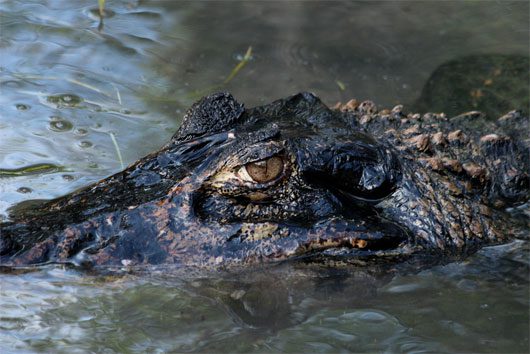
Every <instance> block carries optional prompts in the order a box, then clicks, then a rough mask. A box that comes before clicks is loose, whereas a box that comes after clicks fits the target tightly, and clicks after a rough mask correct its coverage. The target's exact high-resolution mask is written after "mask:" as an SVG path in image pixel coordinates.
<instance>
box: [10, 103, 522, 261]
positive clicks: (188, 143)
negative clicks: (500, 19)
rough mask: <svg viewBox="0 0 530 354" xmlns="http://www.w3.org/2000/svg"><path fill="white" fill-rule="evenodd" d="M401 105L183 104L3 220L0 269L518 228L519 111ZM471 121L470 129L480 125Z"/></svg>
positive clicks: (323, 248)
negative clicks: (175, 124)
mask: <svg viewBox="0 0 530 354" xmlns="http://www.w3.org/2000/svg"><path fill="white" fill-rule="evenodd" d="M478 116H479V113H476V112H471V113H469V114H467V115H466V116H459V117H455V118H452V119H448V118H446V117H445V116H444V115H443V114H431V113H428V114H425V115H423V116H420V115H419V114H409V115H405V114H404V113H403V112H402V108H401V107H400V106H397V107H395V108H394V109H392V110H391V111H389V110H383V111H379V112H378V111H377V110H376V108H375V106H374V104H373V103H371V102H369V101H366V102H363V103H360V104H357V102H356V101H354V100H352V101H350V102H348V103H347V104H345V105H341V104H339V105H337V106H336V107H335V108H334V109H333V110H332V109H329V108H328V107H326V106H325V105H324V104H322V103H321V102H320V100H318V98H316V97H315V96H313V95H311V94H307V93H303V94H298V95H295V96H292V97H289V98H287V99H284V100H278V101H275V102H273V103H271V104H269V105H265V106H262V107H256V108H252V109H247V110H245V109H244V108H243V106H242V105H241V104H239V103H237V102H236V101H235V100H234V99H233V98H232V96H230V95H229V94H216V95H212V96H208V97H206V98H204V99H202V100H201V101H199V102H198V103H196V104H195V105H194V106H193V107H191V108H190V110H189V111H188V113H187V114H186V116H185V118H184V122H183V124H182V126H181V127H180V129H179V130H178V131H177V133H176V134H175V135H174V136H173V138H172V139H171V141H170V142H169V143H168V144H167V145H166V146H164V147H163V148H162V149H161V150H159V151H158V152H155V153H153V154H151V155H148V156H146V157H145V158H143V159H141V160H139V161H137V162H136V163H134V164H133V165H131V166H129V167H128V168H127V169H126V170H124V171H123V172H120V173H118V174H116V175H114V176H111V177H109V178H107V179H104V180H102V181H100V182H98V183H96V184H94V185H92V186H89V187H87V188H85V189H83V190H80V191H77V192H74V193H72V194H70V195H67V196H65V197H62V198H59V199H56V200H52V201H50V202H48V203H45V204H43V205H42V206H41V207H39V208H38V209H37V210H26V211H24V212H19V213H16V214H15V215H12V219H11V221H9V222H7V223H4V224H0V236H1V238H0V240H1V242H0V255H1V256H0V257H1V259H0V264H1V265H3V266H7V267H18V266H25V265H35V264H43V263H69V264H75V265H82V266H87V267H104V268H106V269H108V268H112V267H114V266H117V267H122V266H127V267H133V266H136V267H144V266H146V265H161V264H162V265H175V266H197V267H201V268H210V269H211V268H220V267H222V268H226V267H232V266H238V265H248V264H255V263H263V262H273V261H279V260H288V259H303V260H309V261H315V262H330V261H333V262H336V261H340V262H346V263H352V264H371V263H374V262H383V263H386V262H388V263H395V262H398V261H400V260H402V259H405V258H408V257H411V256H414V257H415V258H416V259H417V258H425V259H427V258H429V259H432V258H444V257H452V256H461V255H466V254H469V253H471V252H474V251H476V250H477V249H478V248H479V247H480V246H483V245H488V244H496V243H501V242H506V241H508V240H510V239H511V238H512V237H513V236H514V235H515V233H516V230H514V229H512V225H511V223H510V220H509V216H508V215H506V214H505V213H504V212H503V211H502V209H503V208H506V207H508V206H512V205H517V204H520V203H523V202H525V201H526V200H527V199H528V195H529V193H528V186H529V176H528V172H527V171H528V167H529V161H528V141H527V140H525V139H527V137H526V136H524V134H525V133H526V132H527V131H528V130H527V126H525V125H526V124H528V119H526V118H525V117H522V116H521V115H520V114H519V113H517V112H511V113H509V114H507V115H506V116H504V117H501V118H500V119H499V120H498V121H497V122H493V123H484V122H483V120H480V121H479V120H477V119H476V118H477V117H478ZM479 125H481V126H479Z"/></svg>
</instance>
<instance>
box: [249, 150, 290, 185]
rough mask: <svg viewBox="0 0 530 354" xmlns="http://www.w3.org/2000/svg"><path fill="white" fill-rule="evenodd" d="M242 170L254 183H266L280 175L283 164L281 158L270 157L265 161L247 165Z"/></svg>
mask: <svg viewBox="0 0 530 354" xmlns="http://www.w3.org/2000/svg"><path fill="white" fill-rule="evenodd" d="M244 168H245V171H246V172H247V174H248V176H249V177H250V178H251V179H252V180H253V181H254V182H256V183H267V182H271V181H273V180H275V179H276V178H278V177H279V176H280V175H282V173H283V170H284V162H283V159H282V158H281V157H279V156H272V157H269V158H268V159H265V160H260V161H256V162H251V163H248V164H246V165H245V166H244Z"/></svg>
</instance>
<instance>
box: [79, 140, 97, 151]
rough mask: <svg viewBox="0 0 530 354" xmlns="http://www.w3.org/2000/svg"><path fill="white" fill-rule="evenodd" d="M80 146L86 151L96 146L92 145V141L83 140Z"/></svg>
mask: <svg viewBox="0 0 530 354" xmlns="http://www.w3.org/2000/svg"><path fill="white" fill-rule="evenodd" d="M78 145H79V147H81V148H83V149H86V148H89V147H92V145H94V144H92V143H91V142H90V141H88V140H82V141H80V142H79V144H78Z"/></svg>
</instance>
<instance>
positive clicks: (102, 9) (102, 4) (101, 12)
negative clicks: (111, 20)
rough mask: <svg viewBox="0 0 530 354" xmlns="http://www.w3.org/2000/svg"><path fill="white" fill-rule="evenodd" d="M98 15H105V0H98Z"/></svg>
mask: <svg viewBox="0 0 530 354" xmlns="http://www.w3.org/2000/svg"><path fill="white" fill-rule="evenodd" d="M98 8H99V17H104V16H105V0H98Z"/></svg>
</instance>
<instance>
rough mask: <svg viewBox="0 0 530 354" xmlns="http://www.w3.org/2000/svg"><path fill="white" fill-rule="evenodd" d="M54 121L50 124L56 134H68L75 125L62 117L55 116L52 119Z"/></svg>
mask: <svg viewBox="0 0 530 354" xmlns="http://www.w3.org/2000/svg"><path fill="white" fill-rule="evenodd" d="M51 119H52V121H51V122H50V126H49V128H50V130H52V131H54V132H66V131H69V130H72V128H73V127H74V125H73V124H72V123H71V122H69V121H68V120H66V119H63V118H61V117H57V116H53V117H51Z"/></svg>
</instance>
